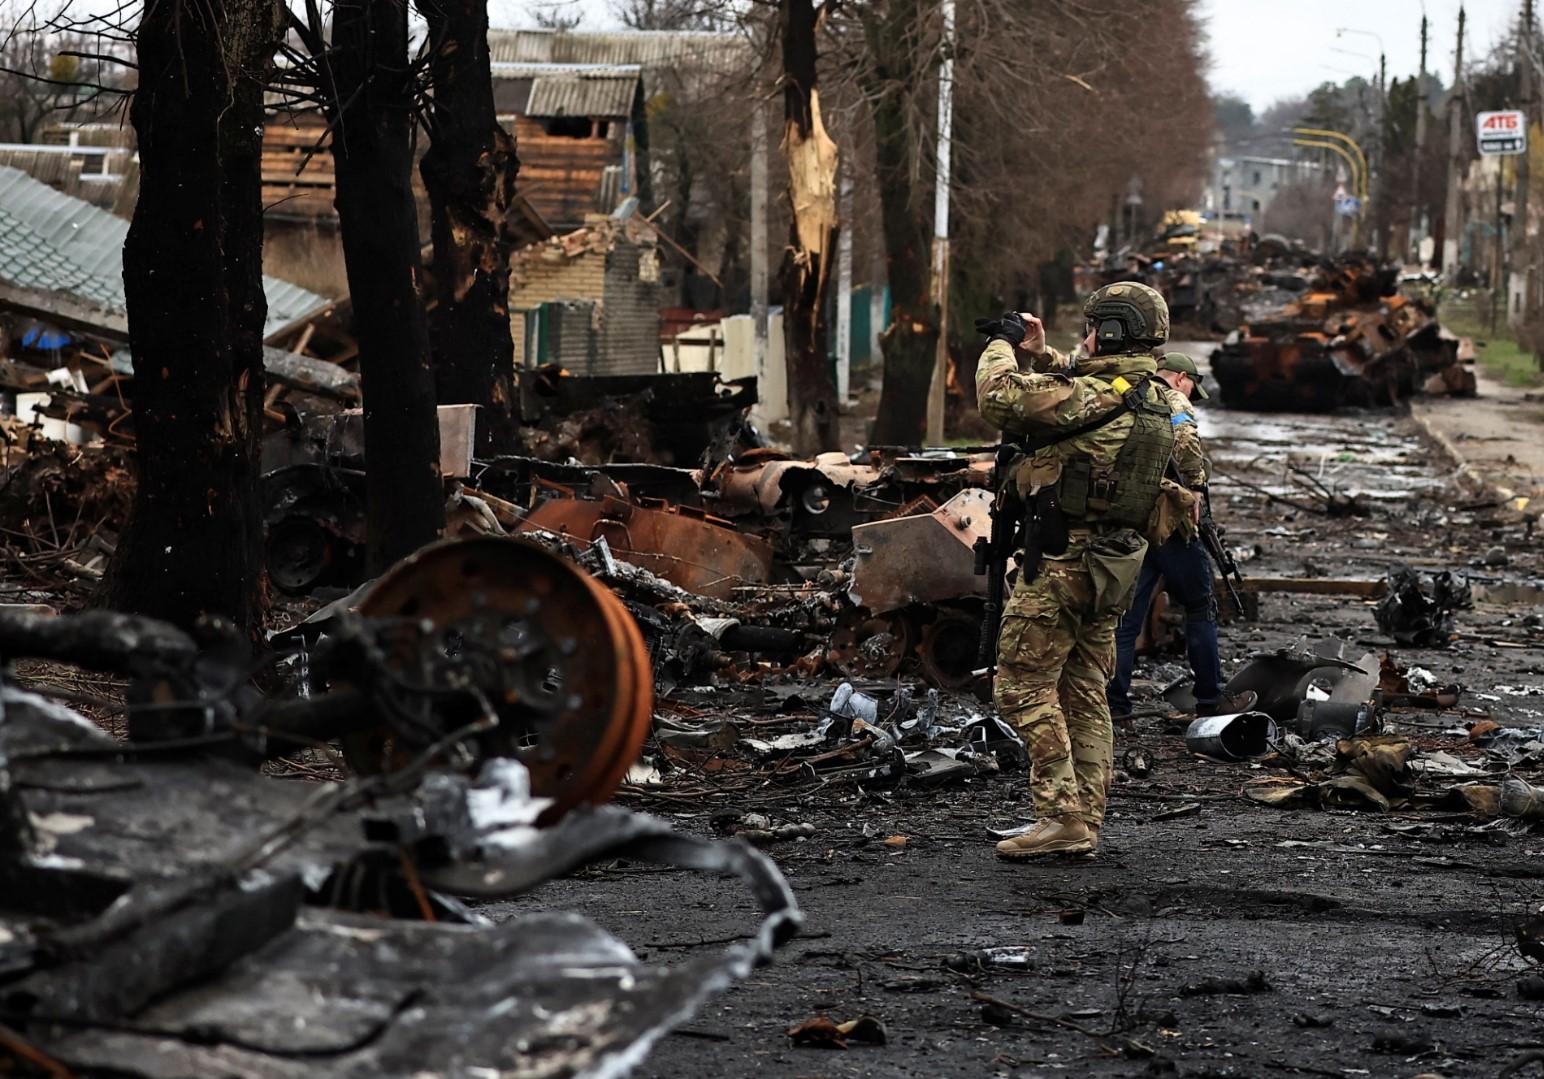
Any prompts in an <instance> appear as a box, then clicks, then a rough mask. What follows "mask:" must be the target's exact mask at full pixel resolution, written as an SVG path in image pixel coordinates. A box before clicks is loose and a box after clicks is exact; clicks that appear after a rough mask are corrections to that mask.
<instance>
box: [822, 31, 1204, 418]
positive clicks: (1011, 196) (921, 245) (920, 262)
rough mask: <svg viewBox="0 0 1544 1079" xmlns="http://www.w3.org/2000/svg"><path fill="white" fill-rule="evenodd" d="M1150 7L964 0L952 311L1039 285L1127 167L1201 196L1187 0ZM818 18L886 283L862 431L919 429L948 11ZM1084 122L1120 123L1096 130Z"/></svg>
mask: <svg viewBox="0 0 1544 1079" xmlns="http://www.w3.org/2000/svg"><path fill="white" fill-rule="evenodd" d="M1150 7H1151V9H1152V10H1148V11H1146V12H1145V14H1144V17H1143V19H1133V18H1131V17H1130V15H1129V12H1128V11H1127V10H1126V9H1125V8H1123V7H1122V6H1121V5H1120V4H1119V3H1117V2H1116V0H1049V2H1047V3H1044V4H1038V5H1035V6H1034V7H1033V8H1030V7H1026V6H1025V5H1023V4H1021V3H1017V2H1015V0H960V3H959V5H958V10H957V16H956V17H957V25H958V33H957V36H956V39H955V40H956V44H955V46H954V56H955V92H954V108H955V113H954V115H955V137H954V142H953V153H954V162H955V164H954V173H955V184H954V187H953V190H952V192H951V198H952V204H953V206H954V209H955V213H954V216H953V218H952V220H953V221H954V222H955V224H954V227H953V229H952V232H953V235H952V236H951V245H952V248H953V254H954V263H953V271H952V273H951V285H950V289H949V294H950V296H951V299H952V303H953V305H954V308H953V309H954V312H955V314H956V315H963V314H968V313H970V305H974V304H980V305H985V304H987V303H990V302H995V303H997V304H999V305H1001V304H1003V303H1006V302H1009V301H1010V300H1012V299H1014V298H1016V297H1019V296H1022V295H1025V294H1032V293H1035V292H1040V291H1043V290H1042V289H1041V288H1040V287H1039V284H1038V282H1037V281H1036V280H1035V278H1036V275H1037V268H1038V267H1041V266H1053V265H1055V264H1056V260H1057V256H1058V254H1059V253H1060V252H1062V251H1063V250H1065V249H1067V248H1069V247H1072V248H1083V247H1084V246H1085V245H1086V243H1087V240H1088V239H1089V238H1090V237H1091V236H1092V233H1093V230H1094V227H1095V225H1096V224H1097V223H1098V222H1099V221H1101V220H1103V219H1104V218H1105V216H1106V215H1107V214H1108V213H1109V211H1110V208H1111V206H1112V203H1113V200H1114V198H1115V196H1116V194H1117V193H1118V192H1120V191H1123V190H1124V189H1125V187H1126V185H1127V184H1128V183H1129V182H1130V181H1131V180H1132V179H1133V177H1136V178H1138V179H1139V180H1140V182H1141V183H1142V185H1143V187H1144V190H1145V191H1147V192H1148V193H1149V200H1150V201H1152V202H1161V203H1170V202H1173V201H1177V202H1180V203H1183V202H1184V201H1186V200H1188V199H1189V198H1192V197H1193V196H1194V193H1195V190H1196V188H1197V186H1198V182H1199V179H1200V176H1201V171H1202V169H1203V167H1204V162H1205V153H1206V145H1207V142H1208V140H1209V139H1210V136H1211V131H1212V122H1211V103H1210V99H1209V96H1208V93H1207V89H1206V85H1205V78H1204V62H1205V58H1204V55H1203V54H1202V50H1201V47H1200V44H1201V40H1200V28H1199V24H1198V22H1197V19H1196V14H1195V7H1196V5H1195V3H1194V2H1193V0H1153V3H1152V5H1150ZM1149 17H1151V18H1152V19H1157V20H1159V22H1160V23H1161V25H1163V26H1164V27H1165V34H1164V47H1163V48H1162V49H1152V48H1151V47H1149V46H1147V45H1145V44H1144V41H1145V40H1146V38H1145V37H1144V35H1145V34H1146V33H1147V32H1148V31H1147V30H1146V29H1145V27H1150V26H1151V25H1154V23H1153V22H1151V21H1149ZM828 29H829V35H828V37H829V41H830V46H831V47H830V50H829V51H830V53H831V55H832V57H833V62H834V64H835V66H836V67H837V69H838V70H839V71H840V72H841V75H842V78H843V80H844V83H845V85H844V86H843V87H842V89H843V90H844V91H845V93H844V94H843V95H842V99H843V100H855V101H856V102H858V103H860V104H861V106H862V108H861V113H860V114H859V115H860V116H861V119H859V120H858V121H857V122H858V123H859V124H862V125H866V127H867V129H868V132H867V136H868V138H869V139H871V140H872V145H873V168H874V174H873V179H872V183H873V185H874V186H873V188H872V190H873V192H874V196H875V198H876V199H877V201H878V203H879V205H880V210H881V219H882V223H883V235H884V241H885V264H886V267H887V270H888V274H889V279H890V287H891V294H892V317H891V322H890V325H889V327H887V329H886V330H885V332H884V333H883V335H882V336H881V346H882V348H883V350H884V358H885V369H884V389H883V391H882V397H881V402H880V410H879V418H878V421H877V423H876V426H875V430H874V432H873V437H874V439H875V441H879V442H895V443H914V442H917V441H919V440H920V439H921V437H922V434H923V428H924V422H925V402H926V397H927V393H926V388H927V385H928V380H929V378H930V377H931V369H932V365H933V356H934V354H935V347H936V340H937V332H938V331H937V326H938V319H937V314H938V313H937V312H936V311H935V310H934V305H933V301H932V296H931V289H930V284H931V281H930V265H929V237H930V235H931V221H930V217H931V213H930V204H931V201H932V199H931V196H932V186H933V184H932V178H933V175H934V172H935V162H934V160H933V142H932V132H934V131H935V130H936V125H937V117H936V114H935V112H936V107H935V104H934V102H935V101H936V95H937V71H938V67H939V61H940V59H941V57H942V55H943V52H942V50H943V49H944V48H945V42H944V41H943V37H942V33H941V20H940V16H939V13H938V8H937V5H935V4H930V3H926V2H924V0H872V2H870V3H865V4H862V5H854V6H852V7H844V8H841V9H838V11H837V13H836V15H834V16H833V17H832V19H831V20H830V23H829V27H828ZM1086 131H1112V132H1119V136H1118V137H1116V138H1109V139H1103V138H1101V139H1089V138H1086V137H1084V136H1083V134H1082V133H1083V132H1086ZM860 200H861V196H860ZM975 313H978V314H979V313H980V311H976V312H975ZM951 321H952V324H954V325H961V324H963V325H969V324H970V320H969V319H968V318H960V317H956V318H954V319H952V320H951Z"/></svg>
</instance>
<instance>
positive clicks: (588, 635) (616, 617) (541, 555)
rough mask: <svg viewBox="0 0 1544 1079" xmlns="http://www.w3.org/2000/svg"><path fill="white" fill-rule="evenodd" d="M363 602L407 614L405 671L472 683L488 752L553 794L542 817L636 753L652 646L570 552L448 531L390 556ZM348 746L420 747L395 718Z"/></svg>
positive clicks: (603, 784) (397, 648) (398, 633)
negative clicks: (485, 721)
mask: <svg viewBox="0 0 1544 1079" xmlns="http://www.w3.org/2000/svg"><path fill="white" fill-rule="evenodd" d="M359 613H360V614H362V615H364V616H366V617H368V618H372V619H379V620H386V621H388V622H390V621H392V620H396V621H398V625H397V626H395V627H392V628H391V630H390V631H389V632H388V633H387V634H386V635H385V636H383V637H382V638H381V639H382V640H383V641H384V642H385V647H386V649H387V659H388V665H389V666H390V668H391V669H392V670H393V671H394V672H396V674H398V675H399V676H400V677H401V678H402V679H403V681H404V683H407V682H412V683H418V684H423V683H427V684H429V685H431V686H436V687H467V686H470V687H473V697H474V699H477V700H480V701H485V702H486V707H487V708H490V709H491V710H492V712H493V713H494V714H495V715H496V716H497V717H498V726H497V727H496V728H495V729H494V730H492V731H491V732H488V733H487V734H483V735H479V736H478V738H479V742H478V750H479V754H478V755H479V756H480V757H482V758H486V757H514V758H517V759H519V760H520V761H521V762H522V763H523V764H524V765H525V766H526V767H527V768H528V769H529V770H530V773H531V788H532V792H533V793H534V794H536V795H538V796H541V797H546V798H551V799H553V802H554V804H553V806H552V808H551V809H550V810H549V811H548V813H547V814H546V818H545V819H547V820H551V819H555V818H556V817H557V816H558V815H561V814H562V813H563V812H566V811H567V810H569V809H572V808H573V807H575V806H578V805H586V804H599V803H602V802H605V801H606V800H607V799H608V798H609V797H610V796H611V794H612V793H613V792H614V791H615V790H616V788H617V786H618V785H619V784H620V783H621V782H622V779H623V777H624V776H626V774H627V769H628V768H629V767H630V766H631V765H632V764H633V762H634V761H636V760H637V759H638V753H639V751H640V749H641V748H642V745H643V741H644V739H645V738H646V737H647V735H648V733H649V727H650V724H651V722H652V718H653V712H654V679H653V670H652V667H651V665H650V660H649V653H648V650H647V648H645V646H644V643H643V636H642V634H641V633H639V631H638V626H637V624H636V623H635V622H634V621H633V617H632V615H630V614H629V613H628V611H627V608H626V607H625V606H623V604H622V601H621V600H620V599H618V598H617V596H616V594H615V593H614V592H612V591H611V590H610V589H609V588H607V587H606V586H605V585H603V584H601V583H600V582H598V581H596V580H595V579H594V578H593V577H591V576H590V575H589V574H588V573H586V572H584V571H583V570H582V569H580V568H579V567H578V566H576V565H574V564H573V563H572V562H569V561H568V560H567V559H564V558H562V557H560V556H558V555H555V554H552V553H551V552H549V551H546V550H544V549H543V548H540V547H537V546H534V545H532V544H529V543H525V542H522V541H520V540H512V539H495V538H490V537H479V538H474V539H464V540H448V541H445V542H442V543H437V544H434V545H432V546H429V547H425V548H424V549H423V550H421V551H419V552H418V553H417V554H415V555H413V556H412V557H410V558H408V559H406V560H404V561H402V562H400V563H398V564H397V565H396V566H394V567H392V569H391V570H389V571H388V572H387V573H386V575H385V576H383V577H382V578H381V579H380V580H379V581H378V582H377V583H376V585H375V587H374V588H372V589H371V590H370V592H369V593H368V594H367V595H366V596H365V598H364V600H363V601H362V602H361V603H360V605H359ZM388 692H390V690H389V689H388ZM446 733H448V731H447V732H446ZM344 755H345V757H346V758H347V759H348V762H349V764H350V765H351V766H352V767H353V768H354V769H355V770H356V771H359V772H362V773H366V774H373V773H378V772H381V771H383V770H385V769H388V768H391V767H394V766H399V765H400V764H402V763H404V762H405V761H406V760H408V759H411V757H412V753H410V752H407V751H405V750H404V749H399V747H397V746H396V744H395V738H394V736H393V732H392V731H391V730H390V729H380V730H376V731H370V732H366V733H363V734H359V735H355V736H351V737H349V738H348V739H346V740H345V741H344Z"/></svg>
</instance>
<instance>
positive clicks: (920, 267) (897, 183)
mask: <svg viewBox="0 0 1544 1079" xmlns="http://www.w3.org/2000/svg"><path fill="white" fill-rule="evenodd" d="M907 10H908V9H907V8H906V7H905V5H901V4H892V5H889V6H888V8H887V9H886V10H885V11H884V12H883V13H875V14H871V15H870V18H871V19H872V20H873V21H872V23H871V24H870V25H869V26H868V27H866V29H867V30H868V33H867V34H866V38H867V40H868V41H869V43H870V48H871V49H872V50H873V52H874V57H873V64H872V67H871V68H870V69H869V71H868V72H867V73H866V75H865V77H864V79H863V92H864V96H865V97H866V98H867V99H868V102H869V111H870V115H871V116H872V119H873V127H874V152H875V171H876V173H877V176H878V180H879V211H880V221H881V225H882V229H883V234H884V243H885V270H886V275H887V277H888V279H889V282H890V325H889V326H887V327H885V329H884V330H883V331H882V332H881V333H880V335H879V348H880V351H881V352H882V353H883V355H884V382H883V384H882V386H881V388H880V392H879V415H878V416H877V417H876V418H875V420H874V428H873V430H872V431H871V432H870V436H869V437H870V441H872V442H873V443H875V444H876V445H896V446H916V445H920V444H921V443H922V441H923V440H924V438H925V437H926V435H927V397H928V389H929V386H930V385H931V383H932V380H933V365H934V363H935V357H936V355H937V349H938V305H937V304H935V303H934V302H933V295H932V280H931V262H930V254H931V252H930V249H929V242H930V237H929V228H928V222H927V221H926V220H924V219H923V216H922V214H921V213H920V212H919V209H918V207H919V200H918V192H917V190H916V185H915V183H914V182H913V176H914V173H913V165H914V163H915V162H916V161H917V160H918V159H919V158H920V156H921V147H920V146H918V145H917V138H918V134H919V132H918V131H917V130H916V128H915V127H914V126H913V125H912V124H911V123H909V122H908V119H907V116H906V112H905V108H904V104H903V101H902V98H901V91H900V90H899V89H898V88H897V86H896V85H895V81H896V78H897V74H898V72H901V71H904V70H906V67H907V66H909V65H907V59H906V58H907V56H908V55H909V49H908V38H907V35H908V34H909V33H910V32H911V31H912V29H913V27H912V26H911V25H910V24H909V23H908V22H906V21H905V20H904V18H903V15H904V13H905V12H906V11H907Z"/></svg>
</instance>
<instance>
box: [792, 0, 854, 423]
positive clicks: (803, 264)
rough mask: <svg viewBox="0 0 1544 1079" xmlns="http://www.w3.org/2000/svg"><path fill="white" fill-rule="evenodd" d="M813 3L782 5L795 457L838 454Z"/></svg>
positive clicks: (826, 179) (829, 239) (831, 208)
mask: <svg viewBox="0 0 1544 1079" xmlns="http://www.w3.org/2000/svg"><path fill="white" fill-rule="evenodd" d="M816 21H817V16H816V11H815V7H814V4H813V2H812V0H783V9H782V31H783V154H784V156H785V157H786V158H787V159H788V206H789V209H790V211H791V213H790V217H791V220H790V223H789V226H788V251H787V253H786V254H785V255H784V256H783V269H782V285H783V339H784V348H785V352H786V355H787V358H788V411H789V420H790V423H791V425H792V427H793V432H792V434H793V448H794V451H795V452H796V453H819V452H821V451H823V450H834V449H837V448H838V447H839V446H840V439H839V434H838V430H837V423H838V414H837V401H836V383H835V382H834V380H833V379H832V377H831V365H830V364H829V363H828V362H827V358H826V317H825V293H826V277H827V276H828V274H829V273H830V259H829V256H830V254H831V253H832V251H833V250H834V249H835V246H836V228H837V217H836V162H837V153H836V143H834V142H832V141H831V137H830V136H829V135H828V134H826V126H825V124H824V123H823V122H822V120H821V117H820V92H819V90H818V89H816V86H815V62H816V52H815V28H816Z"/></svg>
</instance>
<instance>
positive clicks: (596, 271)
mask: <svg viewBox="0 0 1544 1079" xmlns="http://www.w3.org/2000/svg"><path fill="white" fill-rule="evenodd" d="M605 291H606V253H605V252H604V251H585V252H582V253H581V254H578V255H576V256H574V257H573V258H554V259H552V260H550V261H549V260H546V259H543V260H542V261H540V262H538V263H536V264H535V265H532V266H530V267H528V268H527V269H526V271H525V273H524V280H523V281H519V282H517V283H515V284H513V285H511V287H510V290H509V307H510V331H511V332H512V333H513V334H514V337H515V366H516V367H523V366H525V363H526V358H525V316H524V315H523V314H521V313H520V312H519V311H517V310H516V308H521V309H527V310H528V309H531V308H535V307H540V306H541V305H542V304H544V303H551V302H553V301H554V300H589V301H590V302H592V303H600V302H601V298H602V297H603V295H604V294H605Z"/></svg>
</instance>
